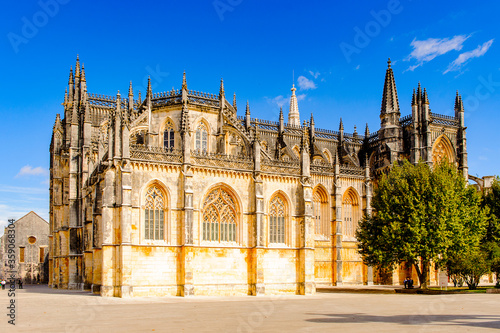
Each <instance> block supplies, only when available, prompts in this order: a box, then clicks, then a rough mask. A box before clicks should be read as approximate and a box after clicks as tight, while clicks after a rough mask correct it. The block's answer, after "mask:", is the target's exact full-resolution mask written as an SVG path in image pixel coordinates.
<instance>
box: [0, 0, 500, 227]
mask: <svg viewBox="0 0 500 333" xmlns="http://www.w3.org/2000/svg"><path fill="white" fill-rule="evenodd" d="M498 12H500V3H498V2H497V1H478V2H471V1H439V2H437V1H415V0H413V1H410V0H400V1H394V0H391V1H385V0H384V1H352V2H347V1H342V2H340V1H331V2H327V1H307V2H306V1H259V0H215V1H214V0H208V1H161V2H160V1H147V0H144V1H141V2H126V1H120V2H118V1H115V2H97V1H78V0H41V1H19V2H9V3H8V4H6V5H4V10H2V11H1V13H0V22H2V23H1V31H0V47H1V50H2V52H1V60H2V61H0V100H1V103H0V113H1V122H0V126H1V131H0V133H1V134H0V135H1V142H2V143H3V144H2V146H1V148H0V149H1V153H2V157H3V163H2V164H1V166H0V168H1V169H0V171H1V172H0V226H2V225H5V224H6V223H7V219H8V218H15V219H18V218H20V217H22V216H23V215H24V214H26V213H28V212H29V211H31V210H33V211H35V212H36V213H38V214H39V215H40V216H42V217H43V218H45V219H48V206H49V204H48V198H49V193H48V169H49V144H50V137H51V130H52V126H53V123H54V120H55V117H56V113H63V109H62V106H61V102H62V101H63V98H64V89H65V87H66V85H67V81H68V74H69V68H70V66H72V65H73V66H74V63H75V59H76V55H77V54H79V55H80V59H81V61H82V62H83V63H84V64H85V70H86V76H87V85H88V90H89V92H92V93H100V94H107V95H115V94H116V93H117V91H118V90H120V91H122V93H123V92H126V91H127V89H128V84H129V81H132V82H133V85H134V92H135V94H136V97H137V93H138V91H139V89H141V90H142V92H143V96H144V90H145V89H144V87H145V85H146V81H147V77H148V76H151V80H152V84H153V91H154V92H159V91H165V90H170V89H171V88H172V87H175V88H176V89H179V88H180V86H181V82H182V72H183V71H184V70H185V71H186V73H187V80H188V87H189V89H194V90H198V91H203V92H209V93H218V89H219V81H220V79H221V78H224V84H225V88H226V95H227V96H228V98H229V97H230V96H231V95H232V93H233V92H236V96H237V103H238V106H239V110H240V112H239V113H240V115H241V114H243V112H244V105H245V103H246V101H247V100H248V101H249V103H250V107H251V112H252V117H256V118H262V119H269V120H277V119H278V113H279V107H280V106H283V108H284V110H286V111H287V110H288V100H289V96H290V94H291V92H290V88H291V86H292V83H294V84H295V85H296V87H297V95H298V96H299V110H300V113H301V118H302V120H304V119H308V118H309V117H310V114H311V112H312V113H314V118H315V122H316V126H317V127H320V128H327V129H334V130H336V129H337V128H338V126H339V119H340V117H342V119H343V122H344V126H345V128H346V131H348V132H352V131H353V130H354V126H355V125H356V126H357V128H358V132H360V133H363V132H364V127H365V124H366V123H368V125H369V127H370V130H371V131H372V132H373V131H376V130H378V128H379V124H380V119H379V112H380V105H381V99H382V89H383V82H384V75H385V70H386V67H387V58H388V57H390V58H391V59H392V67H393V69H394V73H395V78H396V84H397V88H398V95H399V102H400V108H401V113H402V115H403V116H404V115H407V114H409V113H410V111H411V109H410V102H411V93H412V89H413V88H414V87H416V86H417V84H418V82H419V81H420V82H421V84H422V86H424V87H426V88H427V91H428V94H429V100H430V107H431V110H432V112H435V113H441V114H447V115H452V114H453V103H454V97H455V93H456V90H459V92H460V94H461V95H462V98H463V100H464V102H465V111H466V126H468V129H467V138H468V141H467V145H468V152H469V155H468V157H469V167H470V169H469V172H470V174H472V175H477V176H484V175H495V174H500V172H499V170H500V168H499V162H500V157H499V156H500V147H499V145H498V142H499V140H498V137H497V132H498V124H499V123H500V116H499V113H500V98H499V97H500V63H499V62H498V59H500V48H499V44H500V40H497V37H498V36H497V35H498V33H499V28H498V23H497V22H498V21H497V20H498Z"/></svg>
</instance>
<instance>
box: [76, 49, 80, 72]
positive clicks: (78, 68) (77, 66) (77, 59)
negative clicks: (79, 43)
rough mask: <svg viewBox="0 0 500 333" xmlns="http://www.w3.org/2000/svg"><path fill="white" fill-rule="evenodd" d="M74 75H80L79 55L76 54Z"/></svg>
mask: <svg viewBox="0 0 500 333" xmlns="http://www.w3.org/2000/svg"><path fill="white" fill-rule="evenodd" d="M75 77H80V57H79V56H78V54H77V55H76V66H75Z"/></svg>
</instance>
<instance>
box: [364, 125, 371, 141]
mask: <svg viewBox="0 0 500 333" xmlns="http://www.w3.org/2000/svg"><path fill="white" fill-rule="evenodd" d="M369 136H370V129H369V128H368V123H366V127H365V138H367V139H368V137H369Z"/></svg>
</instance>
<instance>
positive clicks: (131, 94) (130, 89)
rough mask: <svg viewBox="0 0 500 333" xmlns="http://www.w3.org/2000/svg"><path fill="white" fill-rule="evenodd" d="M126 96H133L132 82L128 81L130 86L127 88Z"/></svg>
mask: <svg viewBox="0 0 500 333" xmlns="http://www.w3.org/2000/svg"><path fill="white" fill-rule="evenodd" d="M128 95H129V96H134V90H133V89H132V81H130V85H129V86H128Z"/></svg>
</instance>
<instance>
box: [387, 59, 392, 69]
mask: <svg viewBox="0 0 500 333" xmlns="http://www.w3.org/2000/svg"><path fill="white" fill-rule="evenodd" d="M387 68H391V58H389V60H387Z"/></svg>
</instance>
